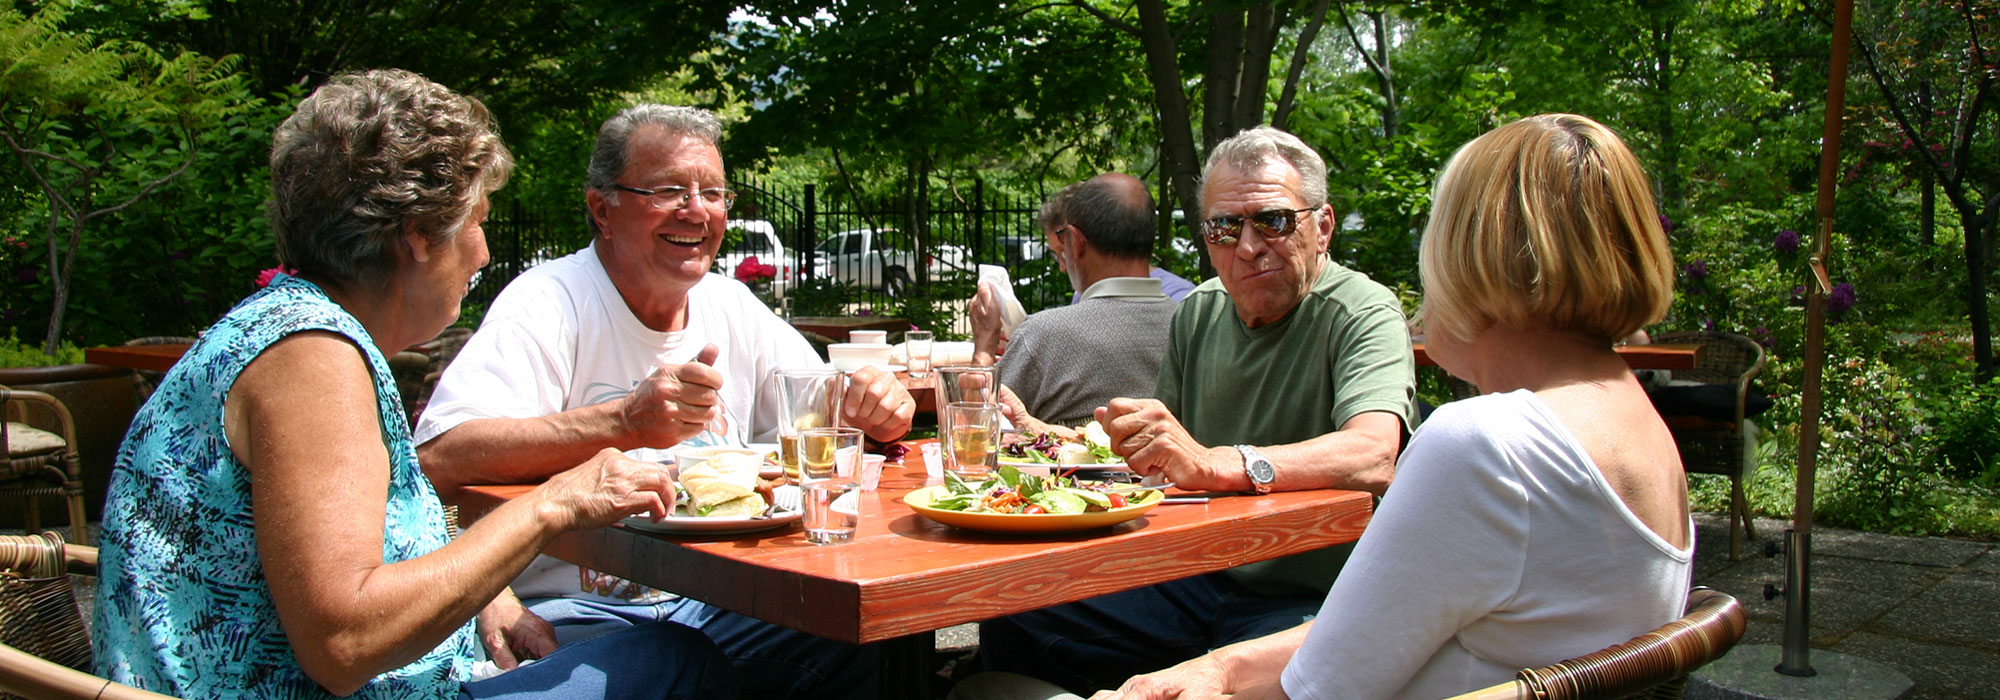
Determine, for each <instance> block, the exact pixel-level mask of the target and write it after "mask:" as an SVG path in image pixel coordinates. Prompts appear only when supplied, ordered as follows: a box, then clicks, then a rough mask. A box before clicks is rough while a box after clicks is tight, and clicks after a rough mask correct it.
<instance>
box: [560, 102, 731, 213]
mask: <svg viewBox="0 0 2000 700" xmlns="http://www.w3.org/2000/svg"><path fill="white" fill-rule="evenodd" d="M642 126H657V127H660V128H661V129H664V130H666V132H667V133H668V134H673V135H677V136H691V137H694V138H698V139H701V140H703V141H707V142H708V144H709V145H711V146H717V147H720V146H721V142H722V121H721V120H719V119H716V118H715V115H714V114H711V113H710V112H709V111H708V110H705V109H701V108H699V107H678V106H673V105H661V104H642V105H633V106H631V107H627V108H625V110H624V111H621V112H619V113H618V114H616V115H613V116H612V117H611V118H610V119H606V120H604V126H603V127H600V128H599V129H598V130H597V145H596V146H594V147H592V148H591V150H590V170H589V171H588V172H587V173H586V175H587V177H589V179H590V182H588V183H587V186H588V187H590V188H591V189H607V188H609V187H610V186H611V185H612V183H614V182H616V181H617V179H618V176H619V175H621V174H623V173H624V172H625V156H626V150H627V148H626V147H627V146H628V145H630V144H631V141H632V132H635V131H638V130H639V127H642ZM655 184H658V183H644V186H652V185H655ZM606 194H607V195H609V196H611V197H612V198H613V201H616V198H617V195H616V194H614V193H611V192H607V193H606Z"/></svg>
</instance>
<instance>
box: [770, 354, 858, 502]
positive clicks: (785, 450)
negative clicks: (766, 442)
mask: <svg viewBox="0 0 2000 700" xmlns="http://www.w3.org/2000/svg"><path fill="white" fill-rule="evenodd" d="M776 381H777V382H778V394H779V404H780V406H781V407H782V408H783V409H784V415H782V416H780V421H779V423H778V461H780V462H782V463H784V465H785V475H786V476H789V477H791V478H794V479H797V478H799V432H800V431H803V430H805V429H807V428H831V427H834V426H837V425H839V424H840V409H841V400H842V398H843V397H844V396H846V394H847V375H845V374H842V373H841V372H840V370H836V369H832V368H825V369H787V370H779V371H778V373H777V379H776Z"/></svg>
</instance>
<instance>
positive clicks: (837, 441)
mask: <svg viewBox="0 0 2000 700" xmlns="http://www.w3.org/2000/svg"><path fill="white" fill-rule="evenodd" d="M799 469H800V474H799V476H800V479H799V486H800V488H801V489H802V491H801V493H802V494H803V495H804V496H805V506H806V515H805V521H806V541H807V542H811V543H813V544H839V543H842V542H846V541H848V540H849V539H852V538H853V537H854V529H855V527H856V526H858V525H860V524H861V510H860V508H859V505H860V504H859V496H858V492H857V491H856V490H855V478H856V477H857V476H858V475H859V474H860V471H861V430H860V429H858V428H807V429H805V430H802V431H799Z"/></svg>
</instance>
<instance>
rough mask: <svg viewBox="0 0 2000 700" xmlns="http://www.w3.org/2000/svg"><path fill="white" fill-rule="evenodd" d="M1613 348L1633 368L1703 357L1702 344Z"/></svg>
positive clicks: (1429, 363) (1423, 361) (1689, 363)
mask: <svg viewBox="0 0 2000 700" xmlns="http://www.w3.org/2000/svg"><path fill="white" fill-rule="evenodd" d="M1410 349H1411V350H1412V351H1414V352H1415V353H1416V355H1417V366H1418V367H1436V366H1437V361H1436V360H1432V359H1431V356H1430V354H1429V353H1427V352H1425V351H1424V344H1423V343H1410ZM1612 349H1614V350H1617V351H1618V356H1619V357H1622V358H1625V364H1627V365H1631V366H1632V369H1694V365H1695V362H1696V361H1697V360H1700V359H1701V346H1700V345H1676V344H1660V345H1619V346H1617V347H1614V348H1612Z"/></svg>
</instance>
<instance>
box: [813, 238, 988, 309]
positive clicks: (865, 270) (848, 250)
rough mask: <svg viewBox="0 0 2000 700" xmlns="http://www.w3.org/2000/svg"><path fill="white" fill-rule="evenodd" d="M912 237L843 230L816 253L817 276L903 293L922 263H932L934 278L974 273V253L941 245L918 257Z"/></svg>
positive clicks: (823, 243)
mask: <svg viewBox="0 0 2000 700" xmlns="http://www.w3.org/2000/svg"><path fill="white" fill-rule="evenodd" d="M917 255H918V254H917V252H916V250H915V246H914V245H912V243H911V241H910V238H909V237H908V236H906V235H904V234H903V233H902V232H901V231H897V230H895V229H872V228H864V229H855V230H852V231H842V232H840V233H836V234H833V235H831V236H828V237H827V238H826V240H823V241H820V243H819V245H818V246H817V247H816V248H815V249H814V252H813V272H814V274H815V276H817V277H821V278H825V279H831V280H834V281H836V282H840V283H842V284H849V285H854V286H857V287H865V288H867V289H879V290H882V291H884V292H887V293H888V294H889V295H890V296H901V295H902V294H903V292H905V291H907V290H908V289H909V288H910V284H911V282H912V281H913V280H914V279H915V277H916V275H915V274H914V272H913V271H914V270H916V269H917V267H916V266H917V265H918V264H925V265H928V268H929V270H930V275H931V278H932V279H937V278H941V277H955V276H961V275H969V274H971V273H972V269H973V265H972V256H971V255H968V254H967V253H966V252H965V249H964V248H962V247H959V246H955V245H941V246H938V247H937V252H936V253H935V254H934V255H929V256H925V259H924V260H922V261H919V260H918V259H917Z"/></svg>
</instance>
